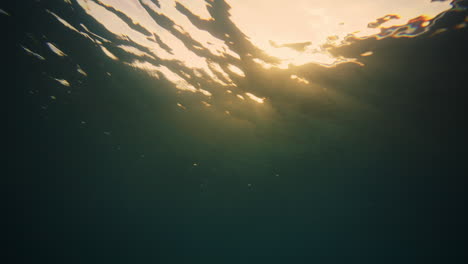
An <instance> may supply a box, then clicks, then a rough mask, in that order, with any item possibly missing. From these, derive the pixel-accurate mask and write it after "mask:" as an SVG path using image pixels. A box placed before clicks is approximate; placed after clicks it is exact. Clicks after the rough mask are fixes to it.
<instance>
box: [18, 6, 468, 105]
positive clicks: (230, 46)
mask: <svg viewBox="0 0 468 264" xmlns="http://www.w3.org/2000/svg"><path fill="white" fill-rule="evenodd" d="M225 1H226V2H227V3H228V4H229V6H230V7H231V8H230V9H229V10H228V11H229V14H230V17H226V19H230V20H231V21H232V22H233V25H234V27H237V28H238V29H239V30H240V32H241V34H237V35H238V36H237V39H236V37H235V36H234V35H235V34H236V32H237V31H235V30H231V29H228V27H226V28H223V29H222V30H226V31H222V33H219V32H218V33H216V32H217V30H219V29H220V28H218V27H221V28H222V27H225V26H226V25H225V24H226V23H225V22H224V21H219V24H216V23H218V18H217V19H216V20H214V18H212V15H211V13H210V12H208V10H209V8H211V7H213V6H215V1H213V0H178V1H175V0H158V1H154V0H77V1H76V3H77V4H76V3H75V2H74V3H72V2H69V1H68V2H67V3H69V4H71V5H76V6H77V7H78V8H81V10H82V11H84V12H85V13H86V14H87V15H89V16H91V17H93V18H94V19H95V20H96V21H97V22H98V23H99V24H101V26H103V27H104V28H105V29H106V30H107V31H108V32H110V33H111V35H112V37H110V36H109V35H103V36H106V38H104V37H101V36H100V35H98V34H96V33H94V32H93V31H92V30H93V27H92V26H90V25H84V24H83V23H80V24H79V25H72V24H70V23H69V22H67V21H66V20H65V19H63V18H62V17H60V16H59V14H56V13H54V12H52V11H50V10H46V11H47V12H48V13H49V14H50V15H51V16H52V17H54V18H55V19H56V20H58V21H59V22H60V23H61V24H62V25H63V26H65V27H66V28H67V30H72V31H74V32H76V33H77V34H80V35H82V36H83V37H85V38H87V39H88V40H90V41H92V42H93V44H94V45H95V46H96V47H98V48H100V49H101V51H102V52H103V53H104V54H105V55H106V56H107V57H108V58H110V59H112V60H114V61H116V62H117V63H124V64H126V65H129V66H131V67H134V68H137V69H140V70H144V71H146V72H148V74H150V75H151V76H153V77H155V78H158V79H161V78H163V79H165V80H167V81H169V82H171V83H173V85H174V86H175V87H176V88H178V89H179V90H182V91H188V92H193V93H200V94H202V95H204V96H206V97H207V98H211V97H212V96H214V95H215V94H216V92H214V90H215V89H224V92H225V93H233V91H234V94H237V97H238V98H239V99H240V100H241V101H244V100H247V101H248V100H249V99H250V100H252V101H254V102H256V103H259V104H262V103H264V101H265V99H266V98H263V97H259V96H258V95H254V94H252V93H246V92H245V90H242V87H240V83H241V81H240V80H244V79H248V78H247V77H249V74H248V73H249V72H247V70H246V69H245V68H244V67H243V64H244V62H245V61H246V60H247V61H250V62H253V63H254V64H255V63H256V64H258V65H259V66H261V67H263V68H265V69H271V68H273V67H277V68H282V69H285V68H288V67H289V65H296V66H299V65H304V64H307V63H318V64H321V65H323V66H326V67H333V66H334V65H337V64H339V63H346V62H352V63H356V64H358V65H361V66H364V64H362V63H360V62H359V58H343V57H339V58H337V57H333V56H332V55H331V54H329V53H328V52H327V50H326V48H324V47H323V46H324V44H332V45H340V44H341V43H343V41H344V40H345V39H346V37H347V36H350V34H352V35H353V36H355V37H356V38H365V37H369V36H376V37H382V36H380V35H379V34H381V31H382V29H385V28H389V27H392V26H396V25H405V24H407V23H408V22H409V21H416V22H418V23H419V27H420V28H426V27H430V25H431V23H430V21H429V20H430V19H432V18H434V17H435V16H437V15H438V14H440V13H441V12H443V11H445V10H447V9H449V8H451V5H450V1H430V0H412V1H407V0H393V1H387V0H355V1H349V0H335V1H323V0H295V1H293V2H292V1H290V0H255V1H252V0H225ZM216 3H217V4H219V3H222V1H218V2H216ZM213 8H214V7H213ZM225 11H226V10H225ZM418 17H419V18H418ZM415 18H418V19H419V20H418V19H416V20H414V19H415ZM412 19H413V20H412ZM221 20H222V19H221ZM229 23H230V22H229ZM229 23H227V24H229ZM463 26H466V23H465V24H463V25H460V27H463ZM88 27H89V28H91V30H90V29H89V28H88ZM83 29H84V31H80V30H83ZM230 30H231V31H230ZM415 30H416V28H412V27H411V26H409V27H408V29H407V30H406V31H404V32H403V33H401V36H404V37H405V36H406V37H413V36H415V34H413V33H414V31H415ZM226 32H227V33H226ZM228 33H229V34H228ZM100 34H102V33H100ZM230 34H231V35H230ZM233 34H234V35H233ZM242 34H244V35H245V37H246V41H247V42H248V41H250V42H251V43H252V44H253V45H254V46H255V47H258V48H259V49H260V50H261V51H263V52H264V53H265V54H266V55H267V56H271V57H274V58H276V59H278V60H277V61H276V62H272V61H273V60H272V61H270V62H266V61H265V58H266V57H267V56H264V57H259V56H256V55H252V54H250V53H243V52H242V51H241V50H242V49H241V47H240V46H241V45H243V44H240V42H241V41H239V38H243V37H244V35H242ZM383 37H386V36H383ZM107 38H109V39H113V40H112V41H110V40H108V39H107ZM236 41H237V42H236ZM119 42H121V43H119ZM46 45H47V46H48V47H49V49H50V50H51V51H52V52H53V53H55V54H56V55H58V56H62V57H63V56H67V55H68V54H66V53H65V52H64V51H62V50H60V49H59V47H58V46H56V45H55V44H52V43H51V42H47V43H46ZM23 49H24V50H25V51H26V52H27V53H28V54H29V55H31V56H35V57H36V58H38V59H41V60H45V58H44V57H43V56H42V55H39V54H37V53H35V52H34V51H32V50H30V49H28V48H26V47H23ZM122 53H126V54H129V55H131V56H133V59H131V60H126V59H125V56H121V54H122ZM372 55H373V51H372V50H369V51H366V52H364V53H362V54H360V56H361V57H367V56H372ZM262 56H263V55H262ZM77 70H78V72H80V73H81V74H83V75H84V76H86V72H84V71H83V70H82V69H81V68H79V66H78V68H77ZM246 76H247V77H246ZM290 79H291V81H294V82H297V83H298V84H300V85H309V84H310V82H309V81H308V80H306V79H304V78H301V77H299V76H296V75H291V76H290ZM57 81H59V80H57ZM213 86H216V87H217V88H213ZM228 88H229V90H228ZM231 89H232V90H233V91H231ZM246 90H247V89H246ZM208 105H209V103H206V104H205V106H208ZM179 107H184V109H185V106H179Z"/></svg>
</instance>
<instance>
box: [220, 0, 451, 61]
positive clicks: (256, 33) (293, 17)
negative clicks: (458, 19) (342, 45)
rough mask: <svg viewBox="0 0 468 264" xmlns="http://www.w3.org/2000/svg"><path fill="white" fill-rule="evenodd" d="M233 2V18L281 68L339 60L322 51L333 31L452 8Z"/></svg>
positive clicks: (382, 0) (403, 2)
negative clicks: (294, 45) (295, 45)
mask: <svg viewBox="0 0 468 264" xmlns="http://www.w3.org/2000/svg"><path fill="white" fill-rule="evenodd" d="M229 3H230V5H231V7H232V9H231V15H232V20H233V21H234V22H235V24H236V25H237V26H238V27H239V28H240V29H241V30H242V31H243V32H244V33H246V35H248V36H249V37H250V40H251V41H252V42H253V43H254V44H255V45H257V46H258V47H260V48H261V49H262V50H264V51H266V52H267V53H268V54H270V55H272V56H275V57H278V58H280V59H281V60H282V64H281V65H280V67H281V68H286V67H287V65H288V64H294V65H302V64H305V63H309V62H317V63H323V64H331V63H333V62H335V60H336V59H335V58H333V57H331V55H328V54H324V53H321V52H320V46H321V45H322V44H324V43H325V42H326V41H327V38H328V37H330V36H333V38H334V39H335V41H336V42H338V41H339V40H343V39H344V37H346V36H347V35H348V34H350V33H354V35H356V36H358V37H363V36H370V35H374V34H378V33H379V32H380V27H375V28H371V27H368V24H369V23H370V22H372V21H375V20H376V19H377V18H380V17H384V16H386V15H388V14H398V16H399V19H397V18H395V19H391V20H388V21H387V22H386V23H384V24H383V25H382V26H384V27H390V26H393V25H400V24H405V23H407V22H408V21H409V20H410V19H412V18H415V17H418V16H420V15H426V16H427V17H428V18H433V17H434V16H436V15H437V14H440V13H441V12H443V11H444V10H447V9H449V8H450V1H445V2H439V1H437V2H430V1H429V0H412V1H407V0H393V1H387V0H373V1H369V0H355V1H349V0H335V1H323V0H296V1H294V4H292V3H291V1H290V0H274V1H272V0H256V1H247V0H239V1H229ZM307 42H310V43H311V44H310V45H308V46H306V47H304V49H303V50H299V51H298V50H295V49H292V48H288V47H284V46H285V45H284V44H286V43H307ZM272 44H273V45H272ZM275 44H276V45H275ZM278 44H280V45H278ZM281 44H283V47H281V46H282V45H281ZM275 46H276V47H275Z"/></svg>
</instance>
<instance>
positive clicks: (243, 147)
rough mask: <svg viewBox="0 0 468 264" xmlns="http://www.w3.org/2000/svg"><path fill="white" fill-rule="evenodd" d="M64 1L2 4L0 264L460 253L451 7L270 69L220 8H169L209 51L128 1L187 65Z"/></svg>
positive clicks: (444, 258) (459, 140)
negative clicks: (206, 15)
mask: <svg viewBox="0 0 468 264" xmlns="http://www.w3.org/2000/svg"><path fill="white" fill-rule="evenodd" d="M71 2H72V4H69V3H67V1H17V2H8V3H2V4H0V8H1V9H2V10H3V11H5V13H6V14H3V12H2V14H0V25H1V27H2V28H1V29H2V33H3V38H2V51H3V60H2V61H3V63H2V65H3V66H2V79H1V80H2V88H3V89H2V91H3V93H4V95H3V97H2V98H3V101H4V103H3V106H4V107H3V108H4V115H5V117H6V120H5V121H4V122H3V127H4V129H3V130H4V131H6V132H7V133H6V136H4V138H3V139H4V142H5V145H6V148H3V149H4V151H3V152H4V155H5V158H4V161H5V164H6V166H5V167H4V168H5V169H4V172H3V173H2V175H3V178H4V179H5V181H4V184H2V186H4V189H5V190H4V191H3V192H2V193H4V194H5V198H4V199H3V201H4V203H3V204H2V205H4V208H5V210H4V214H3V215H4V217H2V218H4V219H6V223H5V225H4V227H5V229H7V232H6V233H7V235H6V236H5V237H6V239H7V242H8V247H7V248H6V249H7V251H8V254H7V256H8V258H9V259H11V261H10V262H11V263H464V260H466V252H465V250H464V249H465V247H466V224H465V223H466V221H467V217H466V213H465V212H466V203H465V201H464V200H465V198H466V187H465V186H466V180H465V177H466V176H465V175H466V162H465V161H466V160H465V155H464V154H465V152H466V146H467V140H466V135H467V129H466V98H467V93H466V84H467V81H468V80H467V78H468V72H467V68H466V61H467V58H468V54H467V49H466V47H467V43H468V39H467V36H468V35H467V31H466V30H467V28H466V27H465V26H463V25H466V17H467V13H466V8H465V6H467V4H466V1H454V2H453V3H452V9H451V10H450V11H448V12H444V13H443V14H440V15H439V16H436V17H435V18H434V19H423V18H420V19H416V20H414V21H410V22H408V24H405V25H400V26H397V27H391V28H385V29H384V30H382V32H381V33H380V34H379V35H375V36H371V37H366V38H357V37H353V36H350V37H348V38H347V39H346V43H341V44H340V45H338V44H336V43H335V44H330V45H329V46H327V45H324V46H323V47H322V48H323V49H326V51H327V52H329V53H330V54H332V55H334V56H336V57H340V56H341V57H342V58H346V59H353V58H358V61H355V60H349V61H348V60H346V62H345V63H341V64H337V65H335V66H334V67H330V65H324V64H323V63H314V62H310V63H306V64H300V65H292V64H291V65H289V67H286V68H281V67H276V68H275V67H266V68H265V67H263V66H262V65H261V64H259V63H256V61H257V62H258V60H255V59H260V60H262V61H263V62H265V63H270V64H272V65H275V63H278V65H279V62H278V61H277V59H275V58H274V57H272V56H270V55H269V54H267V53H264V52H263V51H262V50H261V49H260V48H258V47H256V46H255V45H254V44H253V42H251V41H250V40H249V38H248V36H246V35H245V34H244V33H243V32H242V31H241V30H240V29H239V28H238V27H237V26H236V24H235V23H234V22H232V20H231V19H230V17H229V12H230V11H229V5H228V4H227V3H226V2H224V1H223V0H219V1H218V0H216V1H207V4H209V7H208V8H209V10H210V14H211V16H212V18H213V19H212V20H204V19H201V18H200V17H197V16H194V15H193V14H191V13H190V10H188V8H186V7H185V6H183V5H181V4H179V5H178V6H177V10H178V12H180V13H181V14H183V15H184V16H186V17H188V18H189V19H190V21H191V23H192V24H193V25H194V26H195V27H196V28H198V29H199V30H202V31H205V32H207V33H209V34H210V35H211V36H212V37H213V38H216V39H218V40H220V41H221V42H223V43H225V44H226V45H227V47H228V48H229V49H231V51H230V52H228V51H226V52H221V53H220V54H216V52H213V51H212V50H210V48H209V46H206V45H205V44H203V45H202V44H200V43H197V42H196V40H195V39H194V38H191V37H190V34H188V35H187V34H184V33H183V32H182V33H181V32H180V31H178V30H177V29H176V28H177V27H176V26H175V25H174V21H172V20H171V19H169V18H168V16H164V14H163V13H157V12H154V11H151V10H150V9H146V11H147V12H148V13H149V14H151V17H152V18H153V19H154V20H155V21H156V23H157V24H158V25H159V26H160V27H161V28H163V29H165V30H166V33H167V32H169V33H167V34H171V35H172V36H173V37H175V38H177V39H179V40H180V41H181V43H183V45H184V46H185V48H186V49H188V50H189V51H191V52H193V53H195V54H196V55H197V56H196V57H194V59H193V60H192V59H191V58H188V57H186V56H185V55H180V54H179V53H176V51H177V50H176V49H175V46H174V47H172V48H171V45H170V44H167V43H166V45H164V44H165V43H164V42H163V41H162V40H161V39H160V40H159V43H158V38H157V37H156V36H157V35H158V34H159V35H162V34H163V32H162V31H157V32H151V29H148V28H145V27H143V26H142V25H140V24H138V23H134V22H132V19H131V15H130V14H125V13H124V12H122V11H121V10H117V9H115V8H114V9H112V8H111V7H109V6H106V5H104V4H102V3H101V4H102V6H104V7H106V8H107V9H106V10H107V11H108V12H113V13H114V14H116V16H117V17H119V18H120V19H121V20H122V21H124V23H126V24H127V25H128V27H130V28H132V29H133V30H136V31H138V32H140V33H141V34H143V35H145V36H147V37H148V38H151V39H153V40H154V41H153V42H152V43H154V45H155V46H154V47H156V48H155V49H156V52H159V53H157V54H163V53H161V52H163V50H164V49H165V50H166V51H164V52H167V54H171V52H172V53H173V55H174V56H175V57H174V58H172V59H171V58H169V57H162V55H161V57H158V56H157V54H156V55H155V54H153V53H152V51H151V50H150V49H148V48H147V47H145V46H142V45H139V44H138V41H136V40H133V39H131V38H126V37H122V36H120V37H119V36H117V35H115V34H114V33H112V32H111V31H109V30H108V29H106V28H105V27H104V26H103V25H102V24H101V23H99V22H98V21H97V20H96V19H95V18H93V17H92V16H90V15H89V14H87V13H86V10H85V9H83V8H81V7H80V5H79V4H78V2H76V1H71ZM89 2H94V3H97V4H99V3H100V2H99V1H89ZM153 2H154V3H158V1H153ZM104 7H103V8H104ZM47 10H48V11H47ZM53 14H55V15H56V16H59V17H60V18H61V19H64V20H66V21H67V23H69V25H71V26H73V27H74V28H75V29H77V31H76V30H73V29H71V28H70V27H66V26H64V24H63V23H61V22H60V21H59V20H58V19H57V17H56V16H54V15H53ZM377 19H378V18H377V17H376V21H377ZM426 21H428V22H429V24H430V26H426V25H425V24H424V25H423V23H425V22H426ZM369 22H370V23H371V22H373V21H369ZM374 22H375V21H374ZM377 22H378V21H377ZM80 24H83V25H85V27H81V26H80ZM85 28H87V29H88V31H87V30H86V29H85ZM161 30H162V29H161ZM80 32H81V33H80ZM153 33H154V34H153ZM186 33H187V32H186ZM188 33H190V32H188ZM225 34H228V35H229V39H227V38H228V37H226V35H225ZM231 42H232V43H231ZM47 43H50V44H52V45H54V46H53V47H51V46H50V45H48V44H47ZM295 44H296V45H293V46H292V47H293V48H297V49H299V50H301V49H302V48H303V45H305V46H306V47H307V45H308V44H307V43H302V44H301V43H299V44H301V45H298V43H295ZM121 45H126V46H128V47H133V48H137V49H138V50H139V51H143V52H145V53H147V54H146V55H142V54H140V53H137V54H136V53H135V50H133V52H129V51H128V50H129V48H127V51H125V50H124V49H123V48H122V47H120V48H119V46H121ZM275 45H276V44H275ZM278 45H279V44H278ZM197 46H198V48H197ZM54 47H55V48H56V49H54ZM102 47H105V50H104V49H103V48H102ZM57 49H58V50H60V51H58V50H57ZM304 49H306V48H304ZM106 50H107V52H106ZM171 50H172V51H171ZM369 51H372V55H371V56H365V55H369V54H370V53H368V54H365V53H366V52H369ZM61 52H62V53H63V54H62V53H61ZM234 53H235V54H234ZM110 54H111V55H110ZM164 54H165V53H164ZM223 54H225V55H223ZM227 54H231V55H227ZM236 54H237V55H236ZM362 54H364V56H361V55H362ZM112 56H115V58H112ZM167 56H169V55H167ZM237 56H238V57H237ZM198 57H202V58H208V59H209V61H210V62H211V63H212V65H210V66H207V67H208V69H211V68H209V67H217V66H213V65H214V64H217V65H219V67H220V68H221V70H219V69H217V70H216V69H215V70H213V71H212V73H211V74H212V75H215V77H213V76H212V75H210V73H209V72H208V70H206V71H205V72H204V71H202V70H200V71H199V72H198V73H197V71H196V70H195V68H194V67H192V66H191V63H197V62H196V61H194V60H195V59H196V58H198ZM136 60H137V61H140V62H142V61H146V62H148V63H151V65H152V66H151V65H149V64H145V67H138V65H137V66H135V64H134V65H133V66H132V65H130V64H132V63H133V62H135V61H136ZM229 65H234V66H236V67H238V68H239V69H240V70H241V71H242V73H240V74H239V73H236V70H232V68H231V69H229ZM153 66H154V67H156V68H152V67H153ZM142 68H143V69H142ZM170 72H172V73H174V74H175V76H176V77H174V75H172V74H171V73H170ZM223 72H224V74H223ZM292 75H294V76H297V78H296V77H293V78H291V76H292ZM177 76H178V77H177ZM300 80H303V81H300ZM219 81H221V82H223V83H225V84H226V85H222V84H221V83H220V82H219ZM193 89H195V90H193ZM228 90H229V91H230V92H228ZM206 92H208V93H206ZM249 94H250V95H253V96H249ZM237 95H241V97H242V98H240V97H238V96H237ZM5 216H6V217H5Z"/></svg>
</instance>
